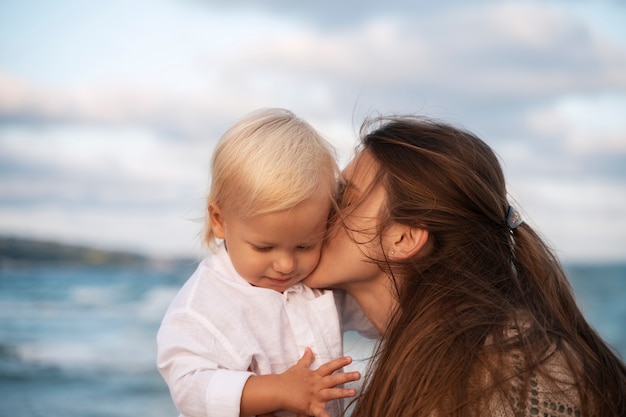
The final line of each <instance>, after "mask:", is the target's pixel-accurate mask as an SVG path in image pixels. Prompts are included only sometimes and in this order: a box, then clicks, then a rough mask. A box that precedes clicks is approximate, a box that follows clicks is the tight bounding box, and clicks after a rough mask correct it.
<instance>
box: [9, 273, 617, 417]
mask: <svg viewBox="0 0 626 417" xmlns="http://www.w3.org/2000/svg"><path fill="white" fill-rule="evenodd" d="M194 268H195V265H193V264H191V263H190V264H189V265H183V266H182V267H178V268H174V269H172V268H157V267H136V268H131V267H112V266H103V267H85V266H59V265H57V266H50V265H48V266H45V267H43V266H33V265H20V266H15V265H14V266H10V265H0V416H12V417H37V416H42V417H43V416H45V417H50V416H63V417H105V416H107V417H130V416H133V417H135V416H139V415H141V416H151V417H174V416H176V415H177V412H176V410H175V408H174V406H173V405H172V402H171V400H170V397H169V393H168V390H167V387H166V386H165V383H164V382H163V380H162V379H161V377H160V375H159V374H158V372H157V371H156V369H155V355H156V347H155V334H156V331H157V329H158V326H159V322H160V320H161V317H162V316H163V313H164V312H165V310H166V308H167V306H168V304H169V302H170V300H171V298H172V297H173V296H174V294H175V293H176V291H177V290H178V288H179V287H180V286H181V285H182V283H183V282H184V281H185V280H186V279H187V277H188V276H189V274H190V273H191V272H192V271H193V269H194ZM567 270H568V273H569V276H570V280H571V282H572V285H573V287H574V289H575V292H576V294H577V297H578V300H579V303H580V305H581V307H582V309H583V311H584V312H585V314H586V316H587V318H588V319H589V321H590V322H591V323H592V324H593V325H594V326H595V328H596V329H597V330H598V332H599V333H600V334H601V335H602V336H603V337H604V338H605V340H607V341H608V342H609V343H610V344H611V345H612V346H613V347H614V348H615V349H616V351H618V352H619V354H620V355H621V356H622V357H623V358H624V357H626V264H621V265H620V264H612V265H570V266H568V267H567ZM346 343H347V346H346V347H347V352H346V353H347V354H352V355H355V356H358V355H359V351H362V348H363V346H365V345H364V344H363V342H362V341H358V340H354V339H352V338H349V340H347V342H346Z"/></svg>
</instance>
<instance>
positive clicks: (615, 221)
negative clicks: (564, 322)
mask: <svg viewBox="0 0 626 417" xmlns="http://www.w3.org/2000/svg"><path fill="white" fill-rule="evenodd" d="M625 21H626V2H625V1H621V0H619V1H618V0H614V1H611V0H598V1H582V0H563V1H549V0H543V1H495V0H494V1H471V2H468V1H460V0H459V1H438V2H432V1H423V0H390V1H389V0H388V1H385V2H382V1H378V2H373V1H369V0H360V1H356V0H345V1H341V2H338V1H327V0H318V1H315V2H295V1H290V0H266V1H253V0H249V1H232V0H228V1H217V0H216V1H210V0H204V1H203V0H123V1H122V0H109V1H91V0H81V1H79V0H58V1H54V2H50V1H41V0H39V1H37V0H0V235H5V236H18V237H28V238H37V239H46V240H55V241H61V242H64V243H72V244H86V245H93V246H97V247H101V248H105V249H122V250H132V251H138V252H141V253H145V254H149V255H154V256H195V255H198V254H202V253H203V250H204V249H203V248H202V245H201V243H200V241H201V239H200V237H199V234H200V231H201V229H202V220H203V216H204V205H205V197H206V193H207V191H208V188H207V187H208V182H209V173H208V169H209V160H210V157H211V152H212V150H213V147H214V145H215V143H216V141H217V140H218V139H219V137H220V136H221V134H222V133H223V132H224V131H225V130H226V129H227V128H228V127H229V126H230V125H232V124H233V123H234V122H235V121H237V120H238V119H239V118H240V117H242V116H244V115H245V114H247V113H249V112H251V111H253V110H256V109H258V108H261V107H283V108H287V109H289V110H292V111H293V112H294V113H296V115H298V116H300V117H302V118H303V119H305V120H307V121H308V122H309V123H311V124H312V125H313V126H314V127H315V128H316V129H317V130H319V131H320V132H321V133H322V135H323V136H324V137H326V138H327V139H328V140H329V141H330V142H331V143H332V144H333V145H334V146H335V147H336V148H337V151H338V155H339V159H340V163H341V165H342V166H343V165H345V162H346V161H348V160H349V159H350V157H351V156H352V150H353V148H354V145H355V144H356V142H357V132H358V129H359V126H360V124H361V122H362V121H363V120H364V119H365V118H366V117H368V116H372V115H376V114H379V113H382V114H388V113H411V114H420V115H424V116H428V117H432V118H436V119H440V120H442V121H445V122H449V123H452V124H454V125H456V126H459V127H462V128H465V129H468V130H470V131H472V132H474V133H475V134H477V135H478V136H480V137H481V138H482V139H483V140H485V141H486V142H487V143H488V144H489V145H490V146H491V147H492V148H493V149H494V150H495V151H496V152H497V153H498V155H499V157H500V158H501V161H502V164H503V167H504V170H505V175H506V177H507V183H508V189H509V193H510V195H511V200H512V201H514V202H515V204H516V205H517V206H518V207H519V208H520V209H521V211H522V213H523V214H524V218H525V220H526V221H527V222H529V223H530V224H531V225H533V226H534V227H536V229H537V230H538V231H539V232H540V234H541V235H542V236H544V237H545V239H546V240H547V241H548V242H549V244H550V245H551V246H552V247H553V248H554V249H555V251H556V253H557V255H558V256H559V257H561V259H562V260H563V261H565V262H578V261H581V262H582V261H585V262H587V261H619V260H626V25H624V24H623V22H625Z"/></svg>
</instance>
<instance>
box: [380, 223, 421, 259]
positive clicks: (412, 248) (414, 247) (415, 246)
mask: <svg viewBox="0 0 626 417" xmlns="http://www.w3.org/2000/svg"><path fill="white" fill-rule="evenodd" d="M387 236H388V241H387V242H388V245H387V250H388V253H387V257H388V258H389V259H390V260H402V259H407V258H410V257H412V256H413V255H415V254H417V253H418V252H419V251H420V250H422V248H423V247H424V246H425V245H426V243H427V242H428V230H426V229H422V228H420V227H411V226H407V225H403V224H394V225H393V226H391V227H390V228H389V232H388V233H387Z"/></svg>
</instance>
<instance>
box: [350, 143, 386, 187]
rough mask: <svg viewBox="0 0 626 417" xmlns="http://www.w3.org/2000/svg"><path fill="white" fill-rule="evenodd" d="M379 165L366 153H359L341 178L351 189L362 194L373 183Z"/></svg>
mask: <svg viewBox="0 0 626 417" xmlns="http://www.w3.org/2000/svg"><path fill="white" fill-rule="evenodd" d="M378 168H379V165H378V163H377V162H376V160H375V159H374V157H373V156H372V155H371V154H370V153H369V152H367V151H361V152H359V153H358V154H357V155H356V156H355V157H354V158H353V159H352V161H350V163H349V164H348V165H347V166H346V168H345V169H344V170H343V177H344V180H345V181H346V183H349V184H350V186H351V187H356V188H357V189H358V190H359V191H361V192H363V191H365V190H366V189H367V188H369V186H370V185H371V184H372V182H373V181H374V178H375V177H376V173H377V172H378Z"/></svg>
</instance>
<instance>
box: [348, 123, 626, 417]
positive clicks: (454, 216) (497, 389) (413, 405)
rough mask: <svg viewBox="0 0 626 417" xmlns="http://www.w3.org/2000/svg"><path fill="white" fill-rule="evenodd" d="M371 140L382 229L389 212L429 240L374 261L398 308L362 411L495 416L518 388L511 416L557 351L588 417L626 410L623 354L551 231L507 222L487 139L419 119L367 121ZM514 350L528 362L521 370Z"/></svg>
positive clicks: (367, 145) (367, 142) (358, 416)
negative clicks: (581, 299)
mask: <svg viewBox="0 0 626 417" xmlns="http://www.w3.org/2000/svg"><path fill="white" fill-rule="evenodd" d="M361 137H362V145H361V152H369V153H370V154H371V155H372V156H373V157H374V158H375V160H376V161H377V163H378V165H379V173H378V174H379V175H378V176H377V179H378V181H380V182H381V183H382V185H383V186H384V188H385V190H386V194H387V201H386V207H385V209H384V210H383V211H382V212H381V219H380V230H379V234H380V235H382V232H383V230H384V228H385V227H386V226H387V225H389V224H391V223H392V222H397V223H402V224H406V225H410V226H413V227H420V228H424V229H426V230H428V232H429V245H430V246H429V251H428V253H427V254H426V255H424V254H418V255H416V256H414V257H412V258H411V259H408V260H406V261H404V262H401V263H396V264H390V263H389V261H388V260H387V259H385V258H384V254H381V259H374V261H376V262H378V263H379V264H380V266H381V268H382V269H383V270H385V271H387V273H388V275H389V276H390V279H393V280H394V283H395V285H396V289H397V294H396V296H397V299H398V307H397V309H396V312H395V315H394V316H393V317H392V319H391V321H390V325H389V327H388V329H387V330H386V332H385V333H384V335H383V338H382V341H381V342H380V343H379V345H378V347H377V349H376V352H375V357H374V359H375V360H374V361H373V362H372V364H371V369H370V370H369V371H368V372H367V377H366V380H365V384H364V389H363V393H362V395H361V396H360V398H359V399H358V401H357V402H356V405H355V408H354V410H353V414H352V415H353V416H354V417H370V416H376V417H379V416H393V417H397V416H432V415H436V416H444V415H446V416H447V415H450V416H477V415H481V414H482V415H485V414H488V410H487V409H486V407H487V404H489V401H490V399H492V398H493V397H494V396H495V395H498V394H501V395H503V397H502V398H507V399H511V391H512V390H516V389H517V391H516V392H515V395H516V398H517V399H518V401H514V400H510V404H509V405H510V407H511V409H510V413H511V414H510V415H518V414H516V413H519V415H526V413H530V411H529V410H528V408H525V407H527V406H525V405H524V404H527V401H526V400H528V398H529V397H530V395H531V392H530V388H528V387H529V386H530V385H529V384H527V382H528V381H529V380H530V378H531V376H532V375H535V374H536V373H541V372H542V364H544V363H545V362H546V360H547V359H548V358H550V356H551V355H553V354H554V351H555V349H558V351H559V352H561V353H562V354H563V357H564V359H565V363H566V365H567V368H569V371H570V372H571V376H572V377H573V381H574V382H572V384H573V385H574V390H575V391H576V392H577V399H576V402H577V403H578V404H576V406H577V407H580V408H579V410H580V411H581V413H582V415H585V416H587V415H589V416H591V415H594V416H617V415H625V414H626V367H625V366H624V363H623V362H622V361H621V360H620V359H619V358H618V357H617V356H616V355H615V354H614V353H613V352H612V350H611V348H610V347H608V346H607V345H606V344H605V343H604V342H603V341H602V339H601V338H600V337H599V336H598V335H597V334H596V332H595V331H594V330H593V329H592V328H591V326H590V325H589V324H588V323H587V321H586V320H585V318H584V317H583V315H582V313H581V311H580V309H579V308H578V306H577V305H576V302H575V299H574V296H573V292H572V290H571V288H570V285H569V283H568V281H567V278H566V275H565V273H564V271H563V269H562V267H561V265H560V263H559V261H558V259H557V257H556V256H555V255H554V254H553V253H552V251H551V249H550V248H549V247H548V246H547V245H546V244H545V243H544V242H543V240H542V239H541V237H540V236H539V235H538V234H537V233H535V231H533V229H532V228H531V227H530V226H529V225H528V224H526V223H523V224H521V225H520V226H518V227H516V228H514V229H510V228H509V226H508V225H507V223H506V217H507V213H508V210H509V201H508V198H507V191H506V185H505V179H504V175H503V173H502V169H501V167H500V163H499V161H498V158H497V157H496V155H495V154H494V152H493V151H492V150H491V148H490V147H489V146H488V145H487V144H485V143H484V142H483V141H482V140H481V139H479V138H478V137H476V136H475V135H473V134H472V133H470V132H467V131H464V130H462V129H458V128H455V127H452V126H450V125H447V124H445V123H440V122H436V121H431V120H425V119H421V118H416V117H392V118H385V119H378V120H375V121H370V122H367V123H366V124H364V127H363V128H362V135H361ZM512 336H514V337H512ZM511 358H518V359H519V360H518V361H517V362H516V366H515V367H513V368H514V374H511V373H510V369H512V368H511V366H508V367H507V364H508V365H510V363H509V362H507V361H509V360H510V359H511ZM545 376H546V377H547V378H553V379H555V377H554V375H552V376H551V375H549V374H546V375H545ZM485 381H489V383H486V382H485ZM514 381H523V382H526V383H522V384H518V385H515V384H514ZM554 382H555V384H556V385H555V386H559V385H558V383H559V382H562V381H556V380H555V381H554ZM507 407H508V405H507Z"/></svg>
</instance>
